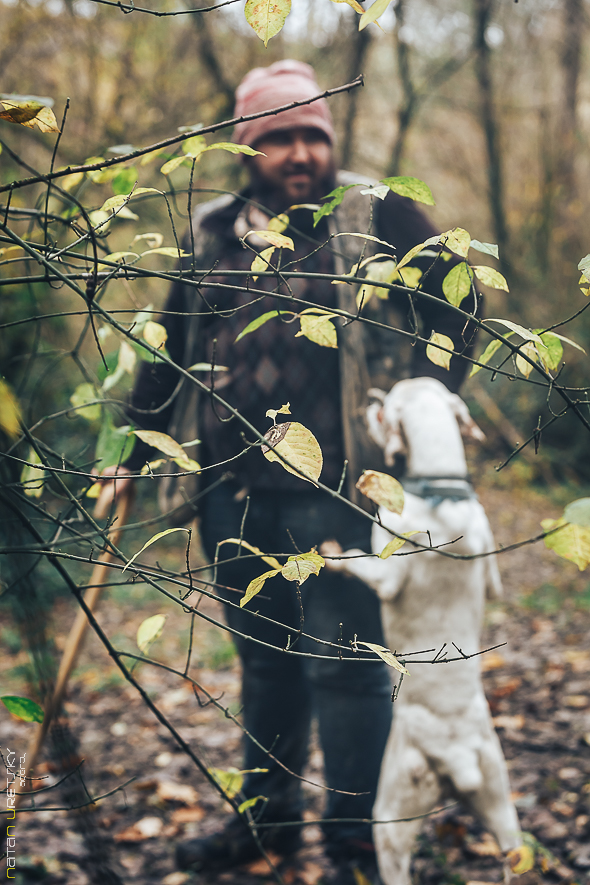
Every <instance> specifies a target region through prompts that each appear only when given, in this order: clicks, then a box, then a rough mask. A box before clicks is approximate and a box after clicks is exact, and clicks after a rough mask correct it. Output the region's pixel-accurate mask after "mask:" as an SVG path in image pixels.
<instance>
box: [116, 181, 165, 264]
mask: <svg viewBox="0 0 590 885" xmlns="http://www.w3.org/2000/svg"><path fill="white" fill-rule="evenodd" d="M154 190H155V188H154ZM142 240H145V244H146V246H147V247H148V249H158V248H159V247H160V246H161V245H162V243H163V242H164V236H163V235H162V234H161V233H160V232H159V231H153V232H150V233H147V234H137V236H135V237H133V240H132V241H131V245H132V246H135V244H136V243H141V241H142ZM122 254H123V255H124V254H125V253H124V252H123V253H122ZM129 254H132V253H129Z"/></svg>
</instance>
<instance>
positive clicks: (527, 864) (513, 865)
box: [506, 845, 535, 876]
mask: <svg viewBox="0 0 590 885" xmlns="http://www.w3.org/2000/svg"><path fill="white" fill-rule="evenodd" d="M506 857H507V860H508V863H509V864H510V869H511V870H512V872H513V873H514V875H515V876H522V875H523V873H528V872H529V870H532V869H533V867H534V866H535V851H534V849H533V848H532V847H531V846H530V845H519V846H518V848H513V849H512V850H511V851H509V852H508V854H507V855H506Z"/></svg>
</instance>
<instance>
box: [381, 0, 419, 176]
mask: <svg viewBox="0 0 590 885" xmlns="http://www.w3.org/2000/svg"><path fill="white" fill-rule="evenodd" d="M404 13H405V0H399V2H398V4H397V7H396V10H395V14H396V18H397V21H396V26H395V30H394V40H395V52H396V58H397V71H398V75H399V82H400V85H401V88H402V101H401V104H400V107H399V110H398V112H397V135H396V137H395V141H394V143H393V149H392V152H391V162H390V164H389V169H388V170H387V174H388V175H399V173H400V169H401V164H402V160H403V156H404V152H405V148H406V143H407V140H408V134H409V131H410V126H411V124H412V121H413V119H414V116H415V113H416V109H417V106H418V96H417V94H416V89H415V87H414V84H413V82H412V74H411V70H410V47H409V46H408V44H407V43H405V42H404V41H403V40H400V36H399V32H400V28H401V27H402V26H403V24H404Z"/></svg>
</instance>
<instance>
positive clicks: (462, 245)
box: [440, 227, 471, 258]
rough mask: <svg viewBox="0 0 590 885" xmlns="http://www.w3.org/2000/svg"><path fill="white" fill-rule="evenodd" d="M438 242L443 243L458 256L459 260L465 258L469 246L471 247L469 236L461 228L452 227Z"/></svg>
mask: <svg viewBox="0 0 590 885" xmlns="http://www.w3.org/2000/svg"><path fill="white" fill-rule="evenodd" d="M440 242H441V243H443V244H444V245H445V246H446V247H447V249H450V250H451V252H455V253H456V254H457V255H460V256H461V258H467V254H468V252H469V246H470V245H471V236H470V234H468V233H467V231H466V230H463V228H462V227H454V228H453V229H452V230H447V231H445V232H444V234H441V235H440Z"/></svg>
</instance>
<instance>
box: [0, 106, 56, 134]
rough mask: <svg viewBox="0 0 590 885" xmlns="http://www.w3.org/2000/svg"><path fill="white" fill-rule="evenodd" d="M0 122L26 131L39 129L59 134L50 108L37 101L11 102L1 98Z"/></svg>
mask: <svg viewBox="0 0 590 885" xmlns="http://www.w3.org/2000/svg"><path fill="white" fill-rule="evenodd" d="M0 107H2V108H3V109H2V110H0V120H6V121H7V122H8V123H16V124H17V125H18V126H26V127H27V129H34V128H35V127H37V129H40V130H41V132H59V127H58V125H57V120H56V119H55V114H54V113H53V111H52V110H51V108H48V107H46V106H45V105H43V104H41V103H40V102H38V101H33V100H30V101H26V100H25V101H12V100H9V99H6V98H3V99H2V100H1V101H0Z"/></svg>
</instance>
